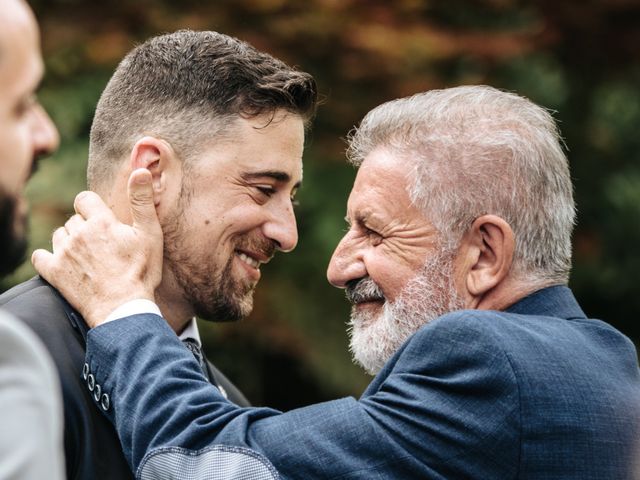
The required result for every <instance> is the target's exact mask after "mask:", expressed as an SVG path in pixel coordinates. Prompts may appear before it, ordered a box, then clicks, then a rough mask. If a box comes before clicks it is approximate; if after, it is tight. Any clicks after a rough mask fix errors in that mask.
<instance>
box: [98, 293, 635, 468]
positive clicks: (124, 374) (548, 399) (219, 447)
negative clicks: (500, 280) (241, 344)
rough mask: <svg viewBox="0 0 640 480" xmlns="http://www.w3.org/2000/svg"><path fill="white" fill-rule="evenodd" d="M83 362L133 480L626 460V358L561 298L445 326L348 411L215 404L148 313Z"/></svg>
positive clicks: (630, 419)
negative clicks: (102, 397) (105, 396)
mask: <svg viewBox="0 0 640 480" xmlns="http://www.w3.org/2000/svg"><path fill="white" fill-rule="evenodd" d="M87 359H88V362H89V364H90V370H91V371H92V372H93V373H94V374H95V377H96V379H97V381H99V382H101V383H102V385H103V391H106V392H109V394H110V395H111V399H112V403H111V408H110V409H109V410H108V411H107V412H106V414H107V416H108V418H110V419H111V421H113V422H114V423H115V426H116V429H117V430H118V433H119V435H120V438H121V441H122V442H123V447H124V451H125V455H127V457H128V458H129V460H130V461H131V462H132V463H133V465H134V466H135V467H136V468H137V476H138V478H145V479H146V478H155V479H163V478H184V479H187V478H193V479H196V478H198V479H201V478H252V479H263V478H264V479H273V478H279V476H281V477H282V478H300V479H368V480H370V479H467V478H472V479H481V480H490V479H500V480H504V479H538V480H547V479H549V480H550V479H556V480H557V479H565V480H566V479H575V480H590V479H591V480H606V479H611V480H614V479H615V480H620V479H625V478H632V473H631V464H632V462H633V459H634V454H635V453H636V452H637V451H638V450H637V447H638V446H639V445H638V444H637V441H638V424H639V422H640V375H639V369H638V361H637V356H636V351H635V348H634V346H633V344H632V343H631V342H630V341H629V339H627V338H626V337H625V336H624V335H622V334H621V333H620V332H618V331H617V330H615V329H614V328H612V327H611V326H610V325H608V324H606V323H604V322H601V321H599V320H593V319H588V318H586V316H585V315H584V313H583V312H582V310H581V309H580V307H579V306H578V304H577V302H576V301H575V299H574V297H573V295H572V294H571V292H570V290H569V289H568V288H566V287H562V286H558V287H551V288H547V289H544V290H541V291H538V292H536V293H534V294H532V295H530V296H528V297H526V298H524V299H522V300H521V301H519V302H518V303H516V304H515V305H513V306H512V307H511V308H509V309H508V311H505V312H496V311H479V310H467V311H459V312H453V313H450V314H447V315H444V316H442V317H440V318H438V319H436V320H434V321H432V322H431V323H429V324H427V325H425V326H424V327H423V328H421V329H420V330H419V331H418V332H417V333H416V334H415V335H413V336H412V337H411V338H410V339H409V340H408V341H407V342H406V343H405V344H404V345H403V346H402V347H401V348H400V350H399V351H398V352H397V353H396V354H395V355H394V356H393V357H392V358H391V359H390V361H389V362H388V363H387V364H386V365H385V367H384V369H383V370H382V371H381V372H380V373H379V374H378V375H377V376H376V377H375V379H374V380H373V382H372V383H371V385H370V386H369V387H368V388H367V390H366V391H365V392H364V394H363V395H362V397H361V398H360V399H359V400H356V399H354V398H343V399H340V400H335V401H332V402H327V403H323V404H319V405H313V406H310V407H305V408H301V409H298V410H293V411H291V412H287V413H281V412H278V411H275V410H271V409H266V408H238V407H236V406H234V405H232V404H231V403H229V402H226V401H225V400H224V399H223V398H222V397H221V396H220V395H219V394H218V393H217V392H216V391H215V389H214V388H213V387H211V386H210V385H208V384H207V382H206V381H205V380H204V379H203V378H202V376H201V375H200V374H199V372H198V370H197V366H196V362H195V361H194V360H193V359H192V358H191V357H190V356H189V355H187V352H185V350H184V349H183V348H182V347H181V345H180V343H179V342H178V340H177V339H176V336H175V335H174V334H173V332H171V330H170V329H169V328H168V327H167V325H166V323H165V322H164V321H162V319H161V318H160V317H157V316H155V315H140V316H134V317H130V318H128V319H123V320H119V321H115V322H112V323H108V324H105V325H103V326H100V327H98V328H96V329H93V330H91V331H90V333H89V336H88V349H87ZM241 475H244V476H241Z"/></svg>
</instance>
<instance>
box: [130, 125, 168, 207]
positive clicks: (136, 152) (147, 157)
mask: <svg viewBox="0 0 640 480" xmlns="http://www.w3.org/2000/svg"><path fill="white" fill-rule="evenodd" d="M129 166H130V168H131V171H134V170H137V169H138V168H145V169H147V170H149V171H150V172H151V177H152V180H151V184H152V187H153V201H154V204H155V205H156V206H158V205H159V204H160V201H161V199H162V196H163V194H164V193H165V191H166V190H167V184H168V182H170V181H172V180H173V179H172V178H171V177H172V176H173V175H174V174H175V173H176V172H177V171H179V170H176V167H178V166H179V162H178V161H177V157H176V154H175V152H174V150H173V148H172V147H171V145H170V144H169V143H167V142H166V141H165V140H162V139H159V138H156V137H150V136H146V137H142V138H141V139H140V140H138V141H137V142H136V143H135V145H134V146H133V148H132V149H131V156H130V158H129Z"/></svg>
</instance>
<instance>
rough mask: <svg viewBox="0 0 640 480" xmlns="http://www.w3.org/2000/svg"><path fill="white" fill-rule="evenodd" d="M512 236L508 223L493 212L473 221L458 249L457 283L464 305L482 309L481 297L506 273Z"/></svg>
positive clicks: (501, 279) (511, 250)
mask: <svg viewBox="0 0 640 480" xmlns="http://www.w3.org/2000/svg"><path fill="white" fill-rule="evenodd" d="M514 250H515V237H514V234H513V230H512V229H511V227H510V226H509V224H508V223H507V222H506V221H504V220H503V219H502V218H500V217H498V216H496V215H483V216H481V217H478V218H476V219H475V220H474V222H473V224H472V225H471V227H470V228H469V230H468V231H467V232H466V233H465V235H464V236H463V238H462V241H461V243H460V249H459V251H458V278H459V279H460V282H459V283H458V285H459V288H462V289H463V291H462V292H460V293H462V295H463V297H465V298H466V300H467V308H483V305H482V304H483V300H484V299H485V297H487V296H488V295H491V294H492V293H493V291H494V290H495V289H496V288H497V287H499V286H500V285H501V284H502V283H503V282H504V281H505V279H507V277H508V275H509V271H510V270H511V265H512V262H513V255H514Z"/></svg>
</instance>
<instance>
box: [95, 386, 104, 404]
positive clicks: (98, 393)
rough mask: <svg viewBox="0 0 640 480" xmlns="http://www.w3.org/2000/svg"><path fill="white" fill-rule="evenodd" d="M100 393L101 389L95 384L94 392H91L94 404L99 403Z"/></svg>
mask: <svg viewBox="0 0 640 480" xmlns="http://www.w3.org/2000/svg"><path fill="white" fill-rule="evenodd" d="M101 393H102V387H101V386H100V385H99V384H97V385H96V388H95V390H94V391H93V399H94V400H95V401H96V402H99V401H100V394H101Z"/></svg>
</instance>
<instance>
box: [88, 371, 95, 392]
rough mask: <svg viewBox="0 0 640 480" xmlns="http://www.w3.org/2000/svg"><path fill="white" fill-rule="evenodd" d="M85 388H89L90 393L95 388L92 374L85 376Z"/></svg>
mask: <svg viewBox="0 0 640 480" xmlns="http://www.w3.org/2000/svg"><path fill="white" fill-rule="evenodd" d="M87 387H89V391H90V392H93V389H94V388H96V377H94V376H93V373H90V374H89V375H87Z"/></svg>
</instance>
